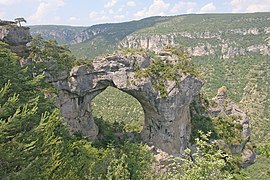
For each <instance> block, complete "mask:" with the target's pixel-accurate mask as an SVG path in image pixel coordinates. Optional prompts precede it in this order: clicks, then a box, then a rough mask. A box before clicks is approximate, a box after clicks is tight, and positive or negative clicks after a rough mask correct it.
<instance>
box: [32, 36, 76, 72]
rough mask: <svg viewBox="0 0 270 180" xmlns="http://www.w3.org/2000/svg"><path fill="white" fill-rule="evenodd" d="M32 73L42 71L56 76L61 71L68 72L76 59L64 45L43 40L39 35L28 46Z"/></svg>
mask: <svg viewBox="0 0 270 180" xmlns="http://www.w3.org/2000/svg"><path fill="white" fill-rule="evenodd" d="M30 50H31V51H30V55H29V57H30V58H31V60H32V64H31V65H32V69H31V70H32V72H33V73H36V74H40V73H43V72H44V71H46V72H48V73H50V74H53V75H58V74H59V73H61V72H62V71H69V70H70V69H71V68H72V66H73V64H74V62H75V60H76V58H75V57H74V56H73V55H72V54H71V53H70V50H69V49H68V47H67V46H65V45H58V43H57V42H56V41H55V40H43V38H42V37H41V36H40V35H39V36H36V37H35V38H34V39H33V40H32V41H31V44H30Z"/></svg>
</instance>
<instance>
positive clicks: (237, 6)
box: [230, 0, 270, 12]
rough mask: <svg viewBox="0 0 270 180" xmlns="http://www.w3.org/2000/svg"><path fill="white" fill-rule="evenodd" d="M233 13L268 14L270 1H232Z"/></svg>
mask: <svg viewBox="0 0 270 180" xmlns="http://www.w3.org/2000/svg"><path fill="white" fill-rule="evenodd" d="M230 5H231V7H232V12H267V11H270V1H269V0H231V1H230Z"/></svg>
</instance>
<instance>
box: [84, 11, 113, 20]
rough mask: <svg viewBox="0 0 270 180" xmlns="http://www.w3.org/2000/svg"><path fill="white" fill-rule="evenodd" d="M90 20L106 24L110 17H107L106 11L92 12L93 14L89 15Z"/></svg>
mask: <svg viewBox="0 0 270 180" xmlns="http://www.w3.org/2000/svg"><path fill="white" fill-rule="evenodd" d="M89 18H90V20H91V21H92V22H104V21H106V20H109V17H108V16H107V15H106V13H105V11H101V12H96V11H92V12H91V13H89Z"/></svg>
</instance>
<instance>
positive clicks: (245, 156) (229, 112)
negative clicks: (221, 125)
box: [209, 86, 256, 167]
mask: <svg viewBox="0 0 270 180" xmlns="http://www.w3.org/2000/svg"><path fill="white" fill-rule="evenodd" d="M226 91H227V90H226V87H224V86H223V87H221V88H219V90H218V93H217V95H216V97H215V98H214V101H215V103H216V106H215V107H211V108H210V109H209V114H210V116H212V117H214V118H215V117H228V116H230V117H233V116H234V117H236V118H235V119H234V120H233V123H238V124H241V126H242V131H241V136H242V137H241V139H242V140H241V141H240V142H238V143H233V144H227V145H226V146H229V149H230V150H231V153H232V154H241V155H242V164H241V166H243V167H247V166H249V165H251V164H253V163H254V162H255V160H256V154H255V152H254V150H253V147H251V146H248V143H249V140H250V135H251V128H250V123H249V118H248V116H247V114H246V113H245V112H244V111H243V110H241V109H240V108H239V107H238V106H237V105H236V104H235V103H234V102H232V101H230V100H228V99H227V98H226Z"/></svg>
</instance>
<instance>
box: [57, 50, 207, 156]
mask: <svg viewBox="0 0 270 180" xmlns="http://www.w3.org/2000/svg"><path fill="white" fill-rule="evenodd" d="M151 61H152V59H151V58H150V57H147V56H145V55H124V54H121V53H118V52H116V53H114V54H112V55H109V56H106V57H98V58H96V59H95V60H94V61H93V63H92V65H93V69H89V68H87V67H86V66H79V67H74V68H73V69H72V70H71V72H70V74H69V77H68V78H66V79H62V80H59V81H55V82H54V84H55V85H56V86H57V87H58V89H59V91H60V93H59V98H58V102H57V104H58V106H59V108H60V110H61V114H62V116H63V117H64V122H65V123H66V124H67V125H68V126H69V129H70V131H71V132H72V133H76V132H80V133H82V134H83V135H86V136H88V137H89V138H90V139H92V140H94V139H95V138H96V136H97V134H98V127H97V126H96V124H95V122H94V119H93V115H92V113H91V112H92V111H91V101H92V99H93V98H94V97H95V96H96V95H98V94H99V93H101V92H102V91H103V90H105V89H106V88H107V87H108V86H113V87H115V88H117V89H119V90H121V91H123V92H126V93H127V94H130V95H131V96H133V97H134V98H136V99H137V100H138V101H139V102H140V104H141V106H142V107H143V110H144V114H145V124H144V128H143V130H142V132H141V137H142V139H143V140H144V141H145V142H146V143H148V144H149V145H154V146H155V147H157V148H160V149H161V150H163V151H165V152H167V153H169V154H173V155H178V154H181V153H182V152H183V150H184V149H186V148H187V145H188V141H189V137H190V133H191V130H190V128H191V127H190V109H189V105H190V103H191V101H192V100H193V96H195V95H197V94H198V93H199V91H200V89H201V87H202V85H203V82H202V81H201V80H199V79H197V78H195V77H193V76H191V75H188V74H183V75H182V77H181V78H179V80H178V82H175V81H167V82H166V84H167V86H166V88H167V92H168V95H167V96H166V97H162V96H161V95H160V92H159V91H158V90H157V89H155V88H153V84H152V80H151V78H150V77H145V78H142V79H138V78H136V76H135V70H134V67H135V66H138V67H139V68H141V69H144V68H147V67H148V66H149V64H150V63H151Z"/></svg>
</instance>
